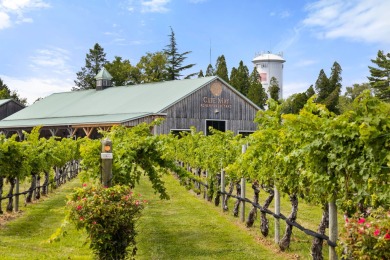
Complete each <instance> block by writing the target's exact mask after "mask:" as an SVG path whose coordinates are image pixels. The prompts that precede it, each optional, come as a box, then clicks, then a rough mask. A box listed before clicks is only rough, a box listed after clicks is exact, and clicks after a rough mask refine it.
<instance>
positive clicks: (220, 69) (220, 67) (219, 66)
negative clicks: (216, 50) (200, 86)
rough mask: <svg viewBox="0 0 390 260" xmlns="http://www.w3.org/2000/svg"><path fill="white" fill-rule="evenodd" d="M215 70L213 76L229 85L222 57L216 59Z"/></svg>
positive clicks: (223, 57)
mask: <svg viewBox="0 0 390 260" xmlns="http://www.w3.org/2000/svg"><path fill="white" fill-rule="evenodd" d="M215 68H216V70H215V75H217V76H218V77H220V78H221V79H223V80H224V81H225V82H227V83H229V75H228V69H227V65H226V60H225V56H224V55H221V56H219V57H218V58H217V63H216V65H215Z"/></svg>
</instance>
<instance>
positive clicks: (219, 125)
mask: <svg viewBox="0 0 390 260" xmlns="http://www.w3.org/2000/svg"><path fill="white" fill-rule="evenodd" d="M210 127H212V128H214V129H216V130H218V131H221V132H226V121H222V120H206V134H207V135H211V131H210Z"/></svg>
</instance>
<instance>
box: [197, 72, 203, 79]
mask: <svg viewBox="0 0 390 260" xmlns="http://www.w3.org/2000/svg"><path fill="white" fill-rule="evenodd" d="M203 77H204V75H203V70H200V71H199V73H198V78H203Z"/></svg>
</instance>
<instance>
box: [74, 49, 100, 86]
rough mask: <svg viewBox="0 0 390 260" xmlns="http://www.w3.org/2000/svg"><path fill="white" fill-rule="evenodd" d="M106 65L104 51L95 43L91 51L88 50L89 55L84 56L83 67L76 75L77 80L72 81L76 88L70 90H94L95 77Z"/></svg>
mask: <svg viewBox="0 0 390 260" xmlns="http://www.w3.org/2000/svg"><path fill="white" fill-rule="evenodd" d="M106 63H107V60H106V53H104V49H103V48H102V47H101V46H100V45H99V44H98V43H95V45H94V47H93V49H89V53H87V55H86V58H85V66H84V67H82V68H81V71H80V72H77V74H76V75H77V80H75V81H74V83H75V84H76V87H74V88H73V89H72V90H82V89H91V88H93V89H94V88H96V80H95V76H96V75H97V74H98V72H99V71H100V70H101V69H102V68H103V66H104V65H105V64H106Z"/></svg>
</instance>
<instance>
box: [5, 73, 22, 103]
mask: <svg viewBox="0 0 390 260" xmlns="http://www.w3.org/2000/svg"><path fill="white" fill-rule="evenodd" d="M0 99H13V100H15V101H18V102H19V103H21V104H22V105H26V104H27V99H26V98H21V97H20V96H19V94H18V93H17V92H16V91H15V90H13V91H11V90H10V89H9V88H8V86H7V84H5V83H4V82H3V80H2V79H1V78H0Z"/></svg>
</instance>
